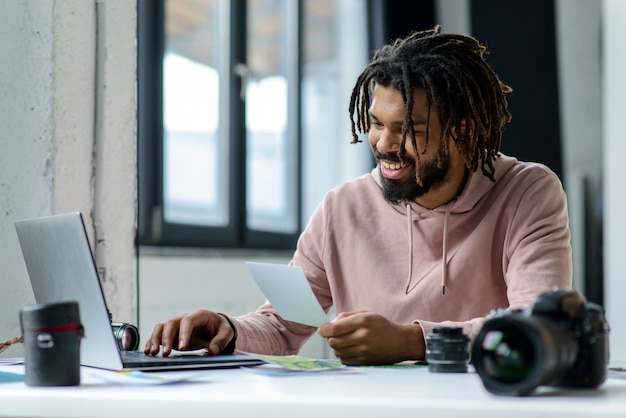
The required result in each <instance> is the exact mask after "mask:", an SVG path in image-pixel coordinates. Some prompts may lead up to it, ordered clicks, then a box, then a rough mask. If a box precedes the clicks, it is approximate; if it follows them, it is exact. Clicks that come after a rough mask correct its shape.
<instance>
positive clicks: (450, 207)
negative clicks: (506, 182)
mask: <svg viewBox="0 0 626 418" xmlns="http://www.w3.org/2000/svg"><path fill="white" fill-rule="evenodd" d="M516 162H517V159H516V158H513V157H508V156H505V155H503V154H498V156H497V158H496V160H495V161H494V167H495V173H494V178H495V180H496V181H495V182H492V181H491V180H490V179H489V178H487V177H486V176H485V175H484V174H483V173H482V172H481V171H475V172H470V173H469V175H468V177H467V182H466V183H465V186H464V187H463V190H462V191H461V193H459V195H458V196H456V197H455V198H454V199H452V200H451V201H450V202H448V203H445V204H443V205H441V206H439V207H436V208H434V209H432V210H431V209H427V208H425V207H423V206H420V205H418V204H417V203H415V202H405V203H404V204H403V205H400V204H394V205H392V206H393V207H394V208H395V209H396V210H397V211H398V212H400V213H404V214H405V216H406V219H407V238H408V270H409V271H408V277H407V284H406V290H405V293H406V294H409V293H410V292H411V291H412V290H413V289H414V288H415V286H416V285H417V283H413V258H414V256H413V219H414V217H413V213H415V215H416V217H419V215H421V214H423V213H425V212H431V211H434V212H439V213H442V214H443V221H442V236H443V240H442V242H443V243H442V251H441V253H442V257H441V293H442V294H443V295H445V293H446V284H447V277H448V222H449V219H450V214H462V213H465V212H469V211H470V210H472V209H473V208H474V207H475V206H476V204H477V203H478V202H479V201H480V199H481V198H482V197H483V196H485V194H487V192H489V190H491V188H493V187H494V185H495V184H496V183H497V182H498V181H499V180H500V179H501V178H502V177H503V176H504V174H505V173H506V172H507V171H509V169H511V167H513V166H514V165H515V163H516ZM371 174H372V177H373V178H374V181H375V182H376V184H378V186H379V187H381V188H382V181H381V174H380V170H379V167H378V166H376V167H375V168H374V169H373V170H372V173H371Z"/></svg>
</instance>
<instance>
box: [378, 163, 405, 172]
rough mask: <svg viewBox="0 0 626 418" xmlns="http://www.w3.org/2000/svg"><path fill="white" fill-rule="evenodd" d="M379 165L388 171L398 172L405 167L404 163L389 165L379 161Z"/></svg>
mask: <svg viewBox="0 0 626 418" xmlns="http://www.w3.org/2000/svg"><path fill="white" fill-rule="evenodd" d="M381 164H382V165H383V167H385V168H386V169H388V170H399V169H401V168H402V167H406V164H405V163H390V162H389V161H381Z"/></svg>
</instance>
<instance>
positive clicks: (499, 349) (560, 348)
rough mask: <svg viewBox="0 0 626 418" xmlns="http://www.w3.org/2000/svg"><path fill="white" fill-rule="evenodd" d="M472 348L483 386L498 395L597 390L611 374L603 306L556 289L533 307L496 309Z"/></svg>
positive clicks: (606, 324)
mask: <svg viewBox="0 0 626 418" xmlns="http://www.w3.org/2000/svg"><path fill="white" fill-rule="evenodd" d="M471 350H472V351H471V357H472V364H473V366H474V368H475V370H476V372H477V373H478V375H479V376H480V378H481V379H482V382H483V385H484V386H485V388H486V389H487V390H488V391H489V392H491V393H493V394H496V395H509V396H524V395H528V394H529V393H531V392H532V391H533V390H534V389H535V388H537V387H538V386H540V385H548V386H557V387H567V388H595V387H598V386H599V385H601V384H602V383H603V382H604V381H605V380H606V376H607V369H608V362H609V325H608V323H607V321H606V319H605V317H604V309H603V308H602V307H601V306H599V305H597V304H594V303H591V302H587V300H586V299H585V298H584V296H582V295H581V294H579V293H578V292H576V291H574V290H563V289H554V290H552V291H549V292H546V293H544V294H541V295H539V296H538V297H537V298H536V299H535V301H534V302H533V305H532V306H531V307H530V308H527V309H523V310H508V311H496V312H495V313H494V314H493V315H492V316H491V317H489V318H488V319H487V320H486V321H485V323H484V324H483V327H482V328H481V330H480V332H479V333H478V335H477V336H476V338H475V340H474V343H473V345H472V349H471Z"/></svg>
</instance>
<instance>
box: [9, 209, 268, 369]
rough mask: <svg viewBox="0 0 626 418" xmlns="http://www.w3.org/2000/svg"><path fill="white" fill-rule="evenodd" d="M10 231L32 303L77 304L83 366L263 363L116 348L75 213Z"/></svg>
mask: <svg viewBox="0 0 626 418" xmlns="http://www.w3.org/2000/svg"><path fill="white" fill-rule="evenodd" d="M15 229H16V231H17V235H18V238H19V242H20V246H21V248H22V254H23V256H24V261H25V263H26V268H27V270H28V275H29V277H30V282H31V285H32V288H33V292H34V294H35V300H36V301H37V303H38V304H45V303H55V302H64V301H76V302H78V304H79V310H80V320H81V323H82V325H83V327H84V329H85V336H84V338H83V339H82V340H81V354H80V355H81V364H82V365H84V366H89V367H95V368H100V369H107V370H117V371H121V370H143V371H152V370H153V371H160V370H184V369H207V368H233V367H241V366H251V365H257V364H262V363H263V361H262V360H259V359H257V358H255V357H253V356H248V355H246V354H228V355H217V356H198V355H189V356H184V355H183V356H174V357H161V356H149V355H145V354H144V353H143V352H142V351H122V350H119V349H118V345H117V342H116V340H115V336H114V334H113V329H112V327H111V322H110V320H109V314H108V312H109V311H108V309H107V306H106V301H105V299H104V294H103V292H102V287H101V285H100V280H99V278H98V271H97V268H96V265H95V261H94V257H93V253H92V252H91V247H90V245H89V240H88V238H87V233H86V230H85V225H84V222H83V218H82V215H81V214H80V212H73V213H66V214H61V215H53V216H47V217H41V218H35V219H27V220H22V221H17V222H15Z"/></svg>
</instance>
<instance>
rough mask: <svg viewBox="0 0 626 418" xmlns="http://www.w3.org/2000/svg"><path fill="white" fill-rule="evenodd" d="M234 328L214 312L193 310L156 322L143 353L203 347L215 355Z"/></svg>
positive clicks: (230, 337)
mask: <svg viewBox="0 0 626 418" xmlns="http://www.w3.org/2000/svg"><path fill="white" fill-rule="evenodd" d="M233 335H234V330H233V329H232V328H231V327H230V325H229V323H228V321H227V320H226V318H224V317H223V316H222V315H219V314H216V313H215V312H211V311H206V310H197V311H193V312H191V313H188V314H185V315H181V316H179V317H176V318H173V319H170V320H169V321H167V322H165V323H164V324H157V325H156V326H155V327H154V330H153V331H152V335H151V336H150V339H149V340H148V342H146V346H145V348H144V350H143V351H144V353H146V354H150V355H153V356H155V355H157V354H158V353H159V348H160V346H163V351H162V352H161V354H162V355H163V356H164V357H167V356H169V355H170V353H171V352H172V349H175V350H197V349H200V348H206V349H208V350H209V354H212V355H215V354H219V353H220V352H222V350H224V349H225V348H226V346H227V345H228V343H229V342H230V340H231V339H232V338H233Z"/></svg>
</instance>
